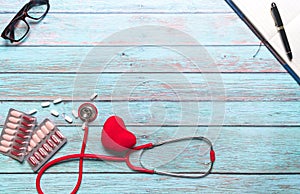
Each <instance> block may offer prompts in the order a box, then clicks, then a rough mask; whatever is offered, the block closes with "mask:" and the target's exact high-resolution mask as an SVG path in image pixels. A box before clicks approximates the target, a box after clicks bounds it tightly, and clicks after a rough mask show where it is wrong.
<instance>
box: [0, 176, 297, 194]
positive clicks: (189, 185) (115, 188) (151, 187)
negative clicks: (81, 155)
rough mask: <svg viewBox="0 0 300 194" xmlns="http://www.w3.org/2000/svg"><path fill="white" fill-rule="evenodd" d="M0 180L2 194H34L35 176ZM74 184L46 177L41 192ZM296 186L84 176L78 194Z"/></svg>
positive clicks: (270, 180) (272, 179)
mask: <svg viewBox="0 0 300 194" xmlns="http://www.w3.org/2000/svg"><path fill="white" fill-rule="evenodd" d="M0 177H1V179H2V180H5V185H6V187H5V189H4V188H3V187H1V188H0V192H1V193H4V192H9V193H16V192H22V193H35V192H36V188H35V177H36V175H27V174H24V175H23V174H20V175H9V176H7V175H6V174H1V175H0ZM66 180H68V181H66ZM76 180H77V176H76V175H74V174H61V175H56V174H47V175H45V177H43V180H42V188H43V191H44V192H45V193H49V194H50V193H58V192H59V193H70V192H71V191H72V189H73V187H74V185H75V183H76ZM11 183H14V184H11ZM299 185H300V176H299V175H291V176H286V175H250V176H249V175H210V176H208V177H206V178H204V179H181V178H171V177H165V176H159V175H141V174H126V175H122V174H84V176H83V183H82V184H81V188H80V190H79V193H99V192H101V193H170V192H171V193H183V192H184V193H244V192H246V193H257V192H258V191H261V192H267V193H299V192H300V188H299Z"/></svg>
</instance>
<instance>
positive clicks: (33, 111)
mask: <svg viewBox="0 0 300 194" xmlns="http://www.w3.org/2000/svg"><path fill="white" fill-rule="evenodd" d="M35 113H37V109H32V110H30V111H29V112H28V114H29V115H34V114H35Z"/></svg>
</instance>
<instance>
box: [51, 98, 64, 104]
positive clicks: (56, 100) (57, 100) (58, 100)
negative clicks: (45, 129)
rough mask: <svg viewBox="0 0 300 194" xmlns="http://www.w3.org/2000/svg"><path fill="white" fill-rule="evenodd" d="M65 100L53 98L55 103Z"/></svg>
mask: <svg viewBox="0 0 300 194" xmlns="http://www.w3.org/2000/svg"><path fill="white" fill-rule="evenodd" d="M62 101H63V100H62V99H61V98H57V99H55V100H53V104H59V103H61V102H62Z"/></svg>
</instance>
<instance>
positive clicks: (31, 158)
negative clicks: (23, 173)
mask: <svg viewBox="0 0 300 194" xmlns="http://www.w3.org/2000/svg"><path fill="white" fill-rule="evenodd" d="M29 161H30V163H31V164H32V165H33V166H36V165H37V163H38V161H37V159H36V158H35V157H34V156H31V157H30V158H29Z"/></svg>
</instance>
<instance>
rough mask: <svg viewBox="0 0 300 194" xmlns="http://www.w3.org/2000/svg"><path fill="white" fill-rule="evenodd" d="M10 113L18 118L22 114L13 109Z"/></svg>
mask: <svg viewBox="0 0 300 194" xmlns="http://www.w3.org/2000/svg"><path fill="white" fill-rule="evenodd" d="M10 114H11V115H12V116H14V117H17V118H19V117H21V116H22V113H20V112H18V111H15V110H13V111H11V112H10Z"/></svg>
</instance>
